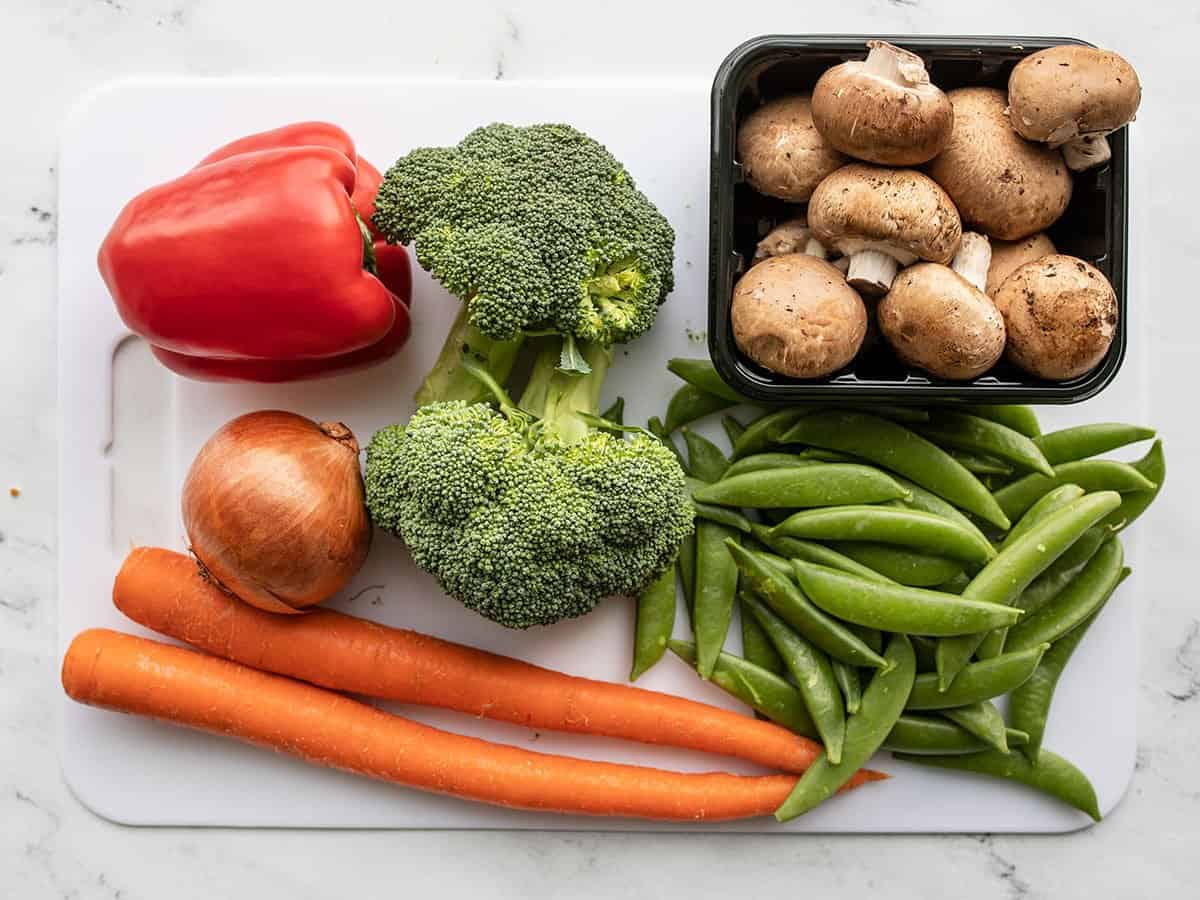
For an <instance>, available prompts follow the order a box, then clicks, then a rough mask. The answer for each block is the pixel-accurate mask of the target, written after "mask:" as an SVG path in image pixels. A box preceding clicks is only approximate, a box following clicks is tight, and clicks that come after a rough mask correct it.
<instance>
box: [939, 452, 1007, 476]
mask: <svg viewBox="0 0 1200 900" xmlns="http://www.w3.org/2000/svg"><path fill="white" fill-rule="evenodd" d="M946 452H947V453H949V454H950V456H951V457H953V458H954V459H955V460H957V461H958V463H959V465H961V466H962V467H963V468H964V469H966V470H967V471H968V472H970V473H971V474H972V475H1002V476H1008V475H1012V473H1013V467H1012V466H1010V465H1009V464H1008V463H1006V462H1004V460H1002V459H996V458H995V457H994V456H984V455H982V454H980V453H968V452H967V451H966V450H947V451H946Z"/></svg>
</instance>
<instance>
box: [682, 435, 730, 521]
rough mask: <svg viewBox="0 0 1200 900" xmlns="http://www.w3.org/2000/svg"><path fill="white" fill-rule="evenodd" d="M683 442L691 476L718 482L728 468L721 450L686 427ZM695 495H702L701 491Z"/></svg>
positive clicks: (702, 500)
mask: <svg viewBox="0 0 1200 900" xmlns="http://www.w3.org/2000/svg"><path fill="white" fill-rule="evenodd" d="M683 442H684V443H685V444H686V445H687V448H688V468H689V469H690V470H691V473H692V476H693V477H694V478H698V479H699V480H700V481H719V480H720V479H721V477H722V476H723V475H724V474H725V470H726V469H728V468H729V460H727V459H726V458H725V454H724V453H722V452H721V448H720V447H718V446H717V445H716V444H714V443H713V442H712V441H710V440H709V439H708V438H706V437H704V435H701V434H697V433H696V432H694V431H692V430H691V429H690V428H686V427H685V428H684V429H683ZM696 493H697V494H700V493H703V490H700V491H697V492H696ZM693 496H696V495H693ZM696 499H698V500H700V501H701V502H704V498H702V497H698V496H697V497H696ZM726 505H729V504H726Z"/></svg>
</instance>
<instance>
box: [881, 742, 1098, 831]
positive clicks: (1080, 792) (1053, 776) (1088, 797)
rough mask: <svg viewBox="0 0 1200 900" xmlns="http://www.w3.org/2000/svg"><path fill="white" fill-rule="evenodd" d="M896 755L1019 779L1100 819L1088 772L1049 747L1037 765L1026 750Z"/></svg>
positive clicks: (912, 759)
mask: <svg viewBox="0 0 1200 900" xmlns="http://www.w3.org/2000/svg"><path fill="white" fill-rule="evenodd" d="M896 759H902V760H904V761H905V762H913V763H919V764H920V765H923V766H937V767H938V768H941V769H957V770H959V771H962V772H976V773H978V774H980V775H992V776H995V777H996V778H1004V779H1007V780H1008V781H1017V782H1020V783H1021V784H1024V785H1027V786H1029V787H1031V788H1033V789H1035V790H1038V791H1041V792H1042V793H1045V794H1049V795H1051V796H1052V797H1057V798H1058V799H1059V800H1062V801H1063V802H1064V803H1069V804H1070V805H1071V806H1073V807H1075V808H1076V809H1078V810H1081V811H1082V812H1085V813H1087V814H1088V815H1089V816H1091V817H1092V818H1093V819H1095V820H1096V821H1097V822H1099V821H1100V807H1099V804H1098V803H1097V801H1096V791H1095V789H1094V788H1093V787H1092V783H1091V782H1090V781H1088V778H1087V776H1086V775H1084V774H1083V772H1081V771H1079V769H1077V768H1076V767H1075V766H1074V765H1073V764H1072V763H1070V762H1068V761H1067V760H1065V759H1063V758H1062V757H1061V756H1059V755H1058V754H1056V753H1051V752H1050V751H1049V750H1043V751H1042V752H1041V754H1040V756H1039V759H1038V763H1037V765H1034V764H1033V763H1031V762H1030V761H1029V760H1028V759H1027V758H1026V757H1025V756H1024V755H1023V754H1020V753H1000V752H998V751H995V750H989V751H985V752H983V753H968V754H966V755H962V756H920V755H917V754H907V753H897V754H896Z"/></svg>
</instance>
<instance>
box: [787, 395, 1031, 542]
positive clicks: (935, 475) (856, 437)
mask: <svg viewBox="0 0 1200 900" xmlns="http://www.w3.org/2000/svg"><path fill="white" fill-rule="evenodd" d="M782 440H783V442H785V443H798V444H810V445H813V446H817V447H825V448H828V449H830V450H839V451H842V452H844V453H852V454H854V455H855V456H859V457H862V458H863V459H868V460H870V461H871V462H873V463H875V464H876V465H879V466H882V467H883V468H885V469H887V470H889V471H892V472H896V473H898V474H900V475H903V476H904V477H905V478H907V479H909V480H910V481H915V482H916V483H917V484H919V485H920V486H921V487H923V488H927V489H928V490H930V491H932V492H933V493H935V494H937V495H938V496H940V497H942V498H944V499H946V500H949V501H950V502H951V503H953V504H954V505H956V506H959V507H961V508H962V509H965V510H967V511H968V512H972V513H974V514H975V515H977V516H979V517H980V518H982V519H984V520H985V521H988V522H991V523H992V524H993V525H995V526H996V527H998V528H1008V526H1009V524H1010V523H1009V520H1008V518H1007V517H1006V516H1005V515H1004V512H1003V510H1002V509H1001V508H1000V506H999V504H998V503H997V502H996V500H995V498H994V497H992V495H991V493H990V492H989V491H988V490H987V488H985V487H984V486H983V485H982V484H980V482H979V479H978V478H976V477H975V476H974V475H972V474H971V473H970V472H968V471H967V470H966V469H965V468H963V466H962V464H961V463H959V462H957V461H956V460H955V459H954V458H953V457H951V456H950V455H949V454H948V453H946V451H945V450H943V449H941V448H940V447H938V446H937V445H936V444H934V443H931V442H930V441H928V440H926V439H925V438H923V437H921V436H920V435H919V434H917V433H915V432H914V431H911V430H910V429H908V428H905V427H904V426H903V425H898V424H897V423H895V422H892V421H890V420H888V419H883V418H880V417H879V416H872V415H869V414H867V413H860V412H854V411H850V410H826V411H822V412H817V413H813V414H811V415H808V416H804V417H803V418H799V419H797V420H796V421H795V423H794V424H793V425H792V426H791V427H790V428H789V429H788V430H787V431H786V432H785V433H784V434H783V436H782Z"/></svg>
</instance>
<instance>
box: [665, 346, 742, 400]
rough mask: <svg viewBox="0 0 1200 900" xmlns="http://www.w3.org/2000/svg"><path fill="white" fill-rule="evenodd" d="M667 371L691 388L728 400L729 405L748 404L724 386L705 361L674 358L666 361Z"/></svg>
mask: <svg viewBox="0 0 1200 900" xmlns="http://www.w3.org/2000/svg"><path fill="white" fill-rule="evenodd" d="M667 369H668V370H669V371H670V372H671V373H672V374H674V375H676V376H678V377H679V378H681V379H682V380H683V381H685V382H687V383H688V384H690V385H692V386H693V387H695V388H698V389H700V390H701V391H704V392H705V393H706V394H711V395H712V396H714V397H720V398H721V399H722V400H728V401H729V403H730V404H731V405H732V404H734V403H749V402H750V401H749V400H747V399H746V398H745V397H743V396H742V395H741V394H739V393H738V392H737V391H735V390H734V389H733V388H731V387H730V386H729V385H728V384H726V383H725V379H723V378H722V377H721V376H720V375H719V374H718V373H717V370H716V368H715V367H714V366H713V364H712V362H710V361H709V360H707V359H687V358H685V357H675V358H674V359H669V360H667Z"/></svg>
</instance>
